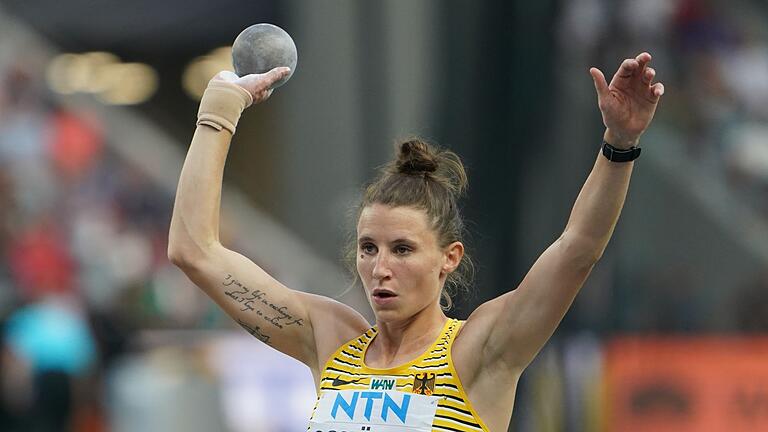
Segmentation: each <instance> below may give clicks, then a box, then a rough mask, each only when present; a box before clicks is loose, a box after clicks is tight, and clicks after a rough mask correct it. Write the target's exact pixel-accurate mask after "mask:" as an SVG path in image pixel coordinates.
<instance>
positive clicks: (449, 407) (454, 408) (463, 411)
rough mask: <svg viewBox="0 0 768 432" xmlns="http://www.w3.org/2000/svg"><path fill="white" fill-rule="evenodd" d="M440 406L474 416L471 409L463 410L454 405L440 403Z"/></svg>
mask: <svg viewBox="0 0 768 432" xmlns="http://www.w3.org/2000/svg"><path fill="white" fill-rule="evenodd" d="M440 408H445V409H449V410H452V411H457V412H460V413H462V414H464V415H467V416H470V417H472V418H474V416H473V415H472V412H471V411H466V410H463V409H461V408H456V407H454V406H450V405H440Z"/></svg>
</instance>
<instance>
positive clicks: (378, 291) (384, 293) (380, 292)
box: [371, 288, 397, 298]
mask: <svg viewBox="0 0 768 432" xmlns="http://www.w3.org/2000/svg"><path fill="white" fill-rule="evenodd" d="M371 295H372V296H374V297H378V298H391V297H397V294H395V293H394V292H393V291H390V290H388V289H386V288H375V289H374V290H373V292H371Z"/></svg>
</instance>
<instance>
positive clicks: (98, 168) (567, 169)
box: [0, 0, 768, 432]
mask: <svg viewBox="0 0 768 432" xmlns="http://www.w3.org/2000/svg"><path fill="white" fill-rule="evenodd" d="M256 22H272V23H275V24H277V25H279V26H281V27H283V28H284V29H286V30H287V31H288V32H289V33H290V34H291V35H292V36H293V38H294V40H295V42H296V45H297V47H298V50H299V62H298V67H297V69H296V73H295V75H294V76H293V78H292V80H291V82H290V83H289V84H288V85H286V86H285V87H283V88H281V89H280V90H279V91H277V92H276V93H275V95H274V96H273V97H272V99H271V100H270V101H269V102H268V103H266V104H263V105H259V106H257V107H254V108H251V109H249V110H248V111H247V113H246V114H245V115H244V118H243V119H242V120H241V124H240V126H239V128H238V135H237V137H236V139H235V144H234V146H233V150H232V152H231V156H230V159H229V163H228V168H227V174H226V178H227V184H226V186H225V187H226V194H225V198H224V204H223V207H224V209H223V212H224V215H223V221H224V222H223V229H224V233H223V237H224V238H225V239H226V242H227V244H229V245H231V246H233V247H234V248H237V249H239V250H242V251H244V252H245V253H246V254H247V255H249V256H250V257H252V258H253V259H254V260H255V261H257V262H258V263H259V264H260V265H262V266H263V267H265V268H266V269H268V271H270V272H271V273H272V274H273V275H275V276H276V277H277V278H278V279H280V280H281V281H283V282H284V283H285V284H287V285H289V286H291V287H293V288H296V289H300V290H306V291H311V292H316V293H322V294H326V295H329V296H332V297H335V298H339V299H341V300H342V301H344V302H347V303H349V304H352V305H354V306H355V307H357V308H358V309H359V310H361V311H367V310H368V309H367V306H366V305H365V301H364V299H363V298H362V297H361V296H360V295H359V293H357V292H355V291H349V290H346V287H347V286H348V277H347V275H346V274H345V271H344V270H343V268H342V266H341V265H340V264H339V262H340V251H341V248H342V245H343V244H344V240H345V238H346V235H347V233H348V230H349V229H350V228H351V227H352V225H351V222H350V220H349V217H348V210H349V208H350V207H351V205H352V204H353V203H354V201H355V197H356V196H357V193H358V192H359V190H360V186H361V185H362V184H363V183H364V182H365V181H366V180H368V179H370V178H371V177H372V175H373V173H374V168H375V167H376V166H378V165H380V164H381V163H383V162H384V161H386V160H387V159H388V158H389V157H390V155H391V152H392V143H393V142H394V140H395V139H396V138H401V137H406V136H409V135H414V134H415V135H420V136H422V137H425V138H427V139H430V140H433V141H435V142H437V143H439V144H441V145H444V146H447V147H450V148H452V149H454V150H455V151H457V152H458V153H459V154H460V155H461V156H462V157H463V158H464V160H465V162H466V164H467V166H468V169H469V174H470V194H469V198H468V199H467V200H466V202H465V205H464V211H465V215H466V217H467V219H468V220H469V221H470V230H471V233H472V236H471V238H470V240H469V247H470V251H471V252H472V253H473V254H474V257H475V259H476V261H477V262H478V263H479V269H478V270H479V271H478V275H477V278H476V290H475V291H474V293H473V294H472V295H470V296H468V297H466V298H463V299H460V300H459V301H458V305H459V307H458V308H457V309H456V310H455V311H453V313H452V314H453V315H454V316H457V317H460V318H465V317H466V316H467V314H468V313H469V311H471V310H473V309H474V307H476V306H477V305H478V304H480V303H482V302H483V301H485V300H487V299H489V298H492V297H494V296H496V295H498V294H500V293H502V292H505V291H507V290H509V289H511V288H513V287H514V286H515V285H516V284H517V282H518V281H519V280H520V279H521V278H522V276H523V275H524V273H525V271H526V270H527V269H528V267H529V266H530V264H531V263H532V262H533V260H534V259H535V258H536V256H537V255H538V254H539V253H540V252H541V251H542V250H543V249H544V248H545V247H546V246H547V245H548V244H549V243H550V242H551V241H552V240H554V238H555V237H556V236H557V235H558V234H559V233H560V231H561V230H562V228H563V226H564V224H565V221H566V219H567V216H568V212H569V210H570V207H571V204H572V203H573V200H574V199H575V197H576V194H577V193H578V190H579V187H580V186H581V184H582V181H583V180H584V179H585V177H586V175H587V173H588V171H589V169H590V168H591V165H592V163H593V161H594V157H595V155H596V152H597V150H598V146H599V142H600V138H601V134H602V124H601V121H600V117H599V112H598V110H597V107H596V102H595V95H594V89H593V86H592V82H591V80H590V77H589V74H588V73H587V70H588V67H589V66H592V65H594V66H598V67H600V68H601V69H602V70H603V71H604V72H606V74H609V73H610V74H612V73H613V71H614V70H615V68H616V66H617V65H618V64H619V62H620V61H621V60H622V59H623V58H626V57H628V56H633V55H635V54H636V53H638V52H640V51H642V50H648V51H649V52H651V53H652V54H653V55H654V66H655V68H656V69H657V71H658V76H659V77H660V79H661V80H662V81H663V82H664V83H665V85H666V88H667V93H666V95H665V96H664V98H663V101H662V104H661V107H660V109H659V112H658V113H657V118H656V120H655V122H654V124H653V125H652V127H651V130H650V131H649V132H648V133H647V134H646V136H645V137H644V139H643V145H644V148H645V149H646V150H645V151H644V152H643V157H642V158H641V159H640V160H639V161H638V163H637V166H636V170H635V174H634V178H633V185H632V187H631V190H630V194H629V199H628V202H627V205H626V207H625V210H624V214H623V216H622V219H621V221H620V223H619V226H618V229H617V232H616V234H615V236H614V238H613V240H612V242H611V244H610V246H609V248H608V250H607V252H606V254H605V256H604V257H603V259H602V261H601V262H600V264H599V265H598V266H597V267H596V268H595V270H594V272H593V274H592V276H591V278H590V279H589V281H588V282H587V284H586V286H585V287H584V289H583V290H582V292H581V294H580V296H579V297H578V299H577V300H576V302H575V304H574V306H573V308H572V310H571V311H570V312H569V314H568V316H567V317H566V319H565V320H564V322H563V324H562V325H561V327H560V329H559V330H558V332H557V333H556V334H555V336H554V337H553V338H552V340H551V341H550V343H549V344H548V345H547V346H546V347H545V349H544V350H543V351H542V353H541V354H540V356H539V357H538V359H537V360H536V362H535V363H534V364H533V365H532V366H531V367H530V368H529V369H528V371H527V372H526V373H525V374H524V376H523V380H522V382H521V384H520V388H519V392H518V398H517V406H516V410H515V415H514V417H513V422H512V425H511V427H510V430H514V431H518V432H528V431H542V432H549V431H553V432H554V431H568V432H570V431H638V432H640V431H643V432H644V431H653V432H658V431H661V432H663V431H672V430H674V431H677V432H685V431H696V432H701V431H712V432H715V431H718V432H720V431H768V338H766V335H768V333H766V332H768V271H767V270H768V266H767V264H768V193H767V192H768V122H767V120H768V7H767V6H766V3H765V2H762V1H757V0H730V1H727V2H726V1H725V0H642V1H636V0H568V1H555V0H539V1H530V0H527V1H526V0H522V1H521V0H510V1H489V2H460V1H437V0H432V1H420V2H412V1H406V0H397V1H386V2H356V1H351V0H350V1H340V0H339V1H325V2H308V1H307V2H300V1H297V0H291V1H280V2H278V1H249V2H246V1H242V0H220V1H219V2H210V1H202V0H189V1H178V0H176V1H166V2H150V1H146V0H142V1H134V2H117V1H112V0H104V1H101V2H93V1H85V0H70V1H67V2H53V1H40V2H30V1H17V0H2V1H0V254H2V260H0V322H2V327H1V329H2V330H1V331H0V343H1V344H2V351H1V355H0V430H2V431H8V432H17V431H73V432H101V431H115V432H123V431H130V432H134V431H145V432H151V431H182V430H184V431H190V432H195V431H206V432H213V431H232V432H240V431H242V432H245V431H249V432H260V431H264V432H282V431H291V432H295V431H297V430H305V428H306V421H307V418H308V416H309V414H310V411H311V406H312V404H313V403H314V389H313V386H312V383H311V378H310V374H309V372H308V370H307V369H306V368H304V367H302V366H301V365H299V364H297V363H296V362H293V361H291V360H290V359H288V358H286V357H284V356H282V355H280V354H278V353H275V352H272V351H270V350H269V349H267V348H265V347H263V346H262V345H261V344H260V343H258V342H257V341H255V340H253V339H251V338H250V337H249V336H248V335H247V334H245V332H244V331H242V330H240V329H239V328H236V327H235V326H233V325H232V322H231V321H230V320H229V319H228V318H227V317H226V316H224V315H223V314H222V313H221V312H220V311H219V310H218V309H217V308H216V307H215V306H214V305H213V304H212V303H211V302H209V301H208V300H207V299H206V298H205V297H203V296H202V294H201V293H199V292H198V291H197V290H196V288H195V287H193V286H192V285H191V284H190V283H189V282H188V281H187V280H186V278H185V277H184V276H183V275H182V274H181V273H180V272H179V271H177V270H176V269H175V268H173V267H172V266H171V265H170V264H169V263H168V262H167V259H166V256H165V250H166V241H167V240H166V239H167V229H168V222H169V219H170V210H171V206H172V201H173V193H174V190H175V184H176V180H177V176H178V173H179V170H180V167H181V163H182V158H183V155H184V151H185V149H186V146H187V145H188V143H189V140H190V139H191V136H192V132H193V129H194V121H195V115H196V104H197V100H198V97H199V95H200V92H201V90H202V88H204V85H205V83H206V81H207V79H208V78H210V76H212V75H213V73H214V72H216V71H218V70H220V69H224V68H228V67H230V65H229V64H228V61H229V60H228V55H229V52H228V49H229V48H228V45H229V44H230V43H231V41H232V40H234V37H235V36H236V35H237V34H238V33H239V32H240V30H242V29H243V28H245V27H246V26H248V25H250V24H253V23H256ZM366 313H367V312H366ZM369 316H370V314H369Z"/></svg>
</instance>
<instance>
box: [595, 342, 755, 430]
mask: <svg viewBox="0 0 768 432" xmlns="http://www.w3.org/2000/svg"><path fill="white" fill-rule="evenodd" d="M605 360H606V363H605V374H606V376H605V377H606V401H607V406H606V410H605V416H606V417H605V422H604V424H605V425H606V430H608V431H622V432H667V431H669V432H672V431H674V432H688V431H690V432H694V431H695V432H723V431H728V432H742V431H743V432H757V431H768V337H753V338H747V337H744V338H740V337H733V338H729V337H702V338H698V337H697V338H686V337H664V338H641V337H625V338H619V339H616V340H614V341H612V342H610V343H609V344H608V346H607V349H606V357H605Z"/></svg>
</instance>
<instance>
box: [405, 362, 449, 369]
mask: <svg viewBox="0 0 768 432" xmlns="http://www.w3.org/2000/svg"><path fill="white" fill-rule="evenodd" d="M443 366H448V362H445V363H440V364H436V365H429V366H417V365H413V366H411V367H413V368H415V369H420V370H424V369H439V368H441V367H443Z"/></svg>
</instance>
